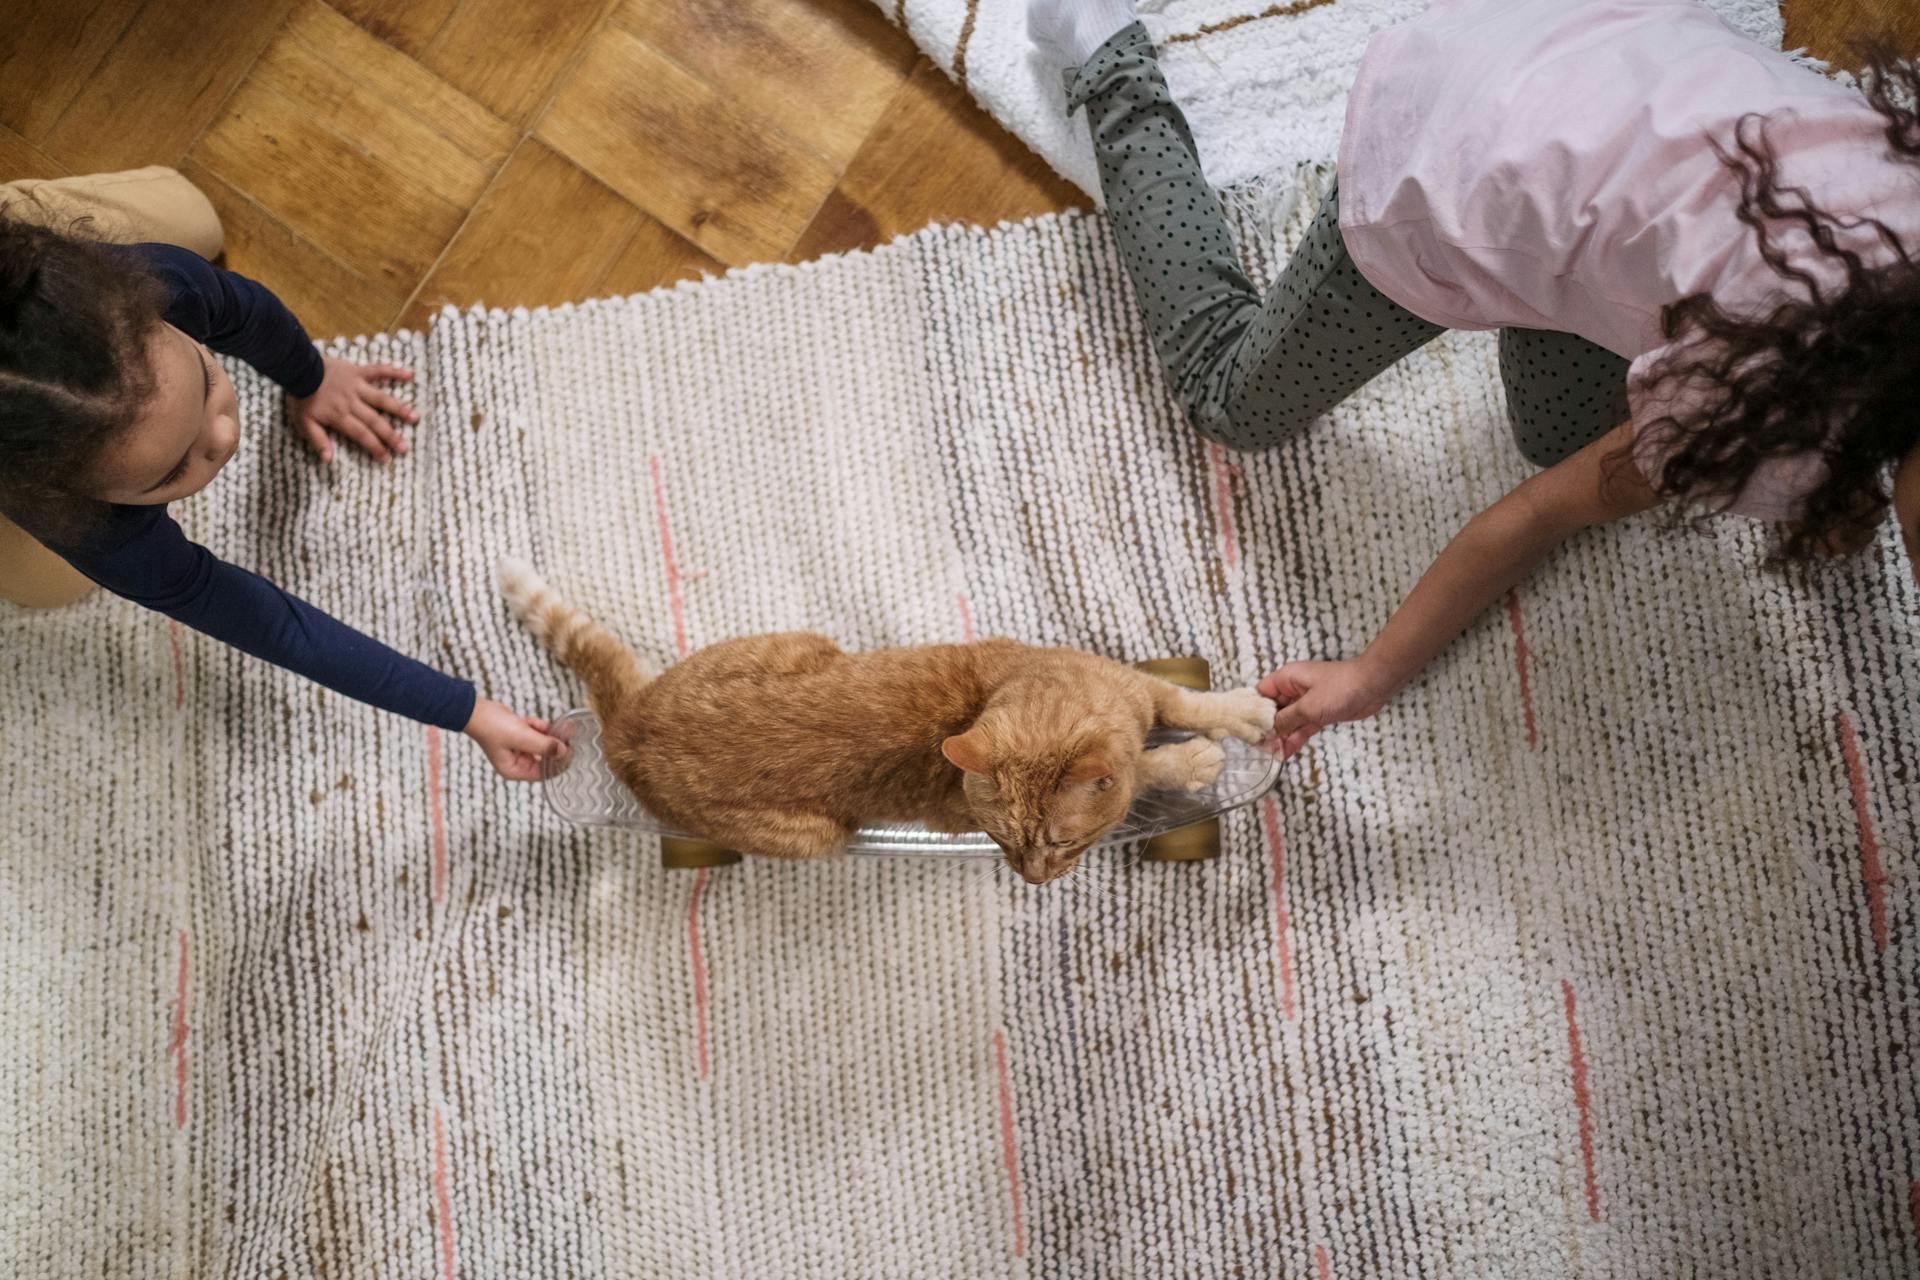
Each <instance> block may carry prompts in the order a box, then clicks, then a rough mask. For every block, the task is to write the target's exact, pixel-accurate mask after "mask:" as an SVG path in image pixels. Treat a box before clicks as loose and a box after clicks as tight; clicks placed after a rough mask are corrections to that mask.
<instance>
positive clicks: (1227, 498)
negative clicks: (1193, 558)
mask: <svg viewBox="0 0 1920 1280" xmlns="http://www.w3.org/2000/svg"><path fill="white" fill-rule="evenodd" d="M1207 469H1208V470H1209V471H1211V472H1212V473H1213V509H1214V516H1215V518H1216V519H1217V520H1219V522H1220V543H1221V546H1220V555H1221V558H1222V559H1224V560H1225V561H1226V562H1227V568H1229V569H1231V568H1233V566H1234V565H1236V564H1238V563H1239V562H1240V544H1239V543H1238V542H1237V541H1236V540H1235V538H1234V534H1233V486H1232V483H1231V479H1230V478H1231V477H1232V476H1233V474H1234V466H1233V464H1232V463H1231V462H1228V461H1227V453H1226V450H1224V449H1222V448H1221V447H1220V446H1219V445H1217V444H1208V445H1207Z"/></svg>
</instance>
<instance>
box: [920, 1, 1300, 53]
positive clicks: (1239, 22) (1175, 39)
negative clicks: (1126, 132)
mask: <svg viewBox="0 0 1920 1280" xmlns="http://www.w3.org/2000/svg"><path fill="white" fill-rule="evenodd" d="M902 3H903V4H904V3H905V0H902ZM1332 3H1333V0H1292V3H1290V4H1271V5H1268V6H1267V7H1266V8H1264V9H1262V10H1261V11H1260V12H1258V13H1247V14H1242V15H1241V16H1240V17H1238V18H1227V19H1225V20H1223V21H1220V22H1209V23H1208V24H1207V25H1206V26H1204V27H1201V28H1200V29H1199V30H1198V31H1184V32H1182V33H1180V34H1179V35H1177V36H1168V37H1167V38H1166V39H1165V40H1164V41H1162V43H1163V44H1187V43H1189V42H1191V41H1194V40H1198V39H1200V38H1201V37H1203V36H1211V35H1217V34H1219V33H1220V32H1222V31H1231V30H1233V29H1234V28H1235V27H1239V26H1244V25H1246V24H1247V23H1249V22H1259V21H1260V20H1261V19H1263V18H1292V17H1297V16H1298V15H1300V14H1303V13H1305V12H1306V11H1307V10H1309V9H1318V8H1319V7H1320V6H1321V5H1323V4H1332ZM967 18H968V21H969V23H971V21H972V18H973V15H972V13H971V12H969V13H968V15H967ZM961 39H962V41H964V40H965V39H966V37H965V36H962V37H961Z"/></svg>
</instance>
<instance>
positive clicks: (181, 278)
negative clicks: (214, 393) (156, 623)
mask: <svg viewBox="0 0 1920 1280" xmlns="http://www.w3.org/2000/svg"><path fill="white" fill-rule="evenodd" d="M130 252H132V253H133V254H134V255H136V256H137V257H138V258H139V260H140V261H141V262H142V263H144V265H145V266H146V267H147V269H149V270H151V271H152V272H153V273H154V275H155V276H157V277H158V278H159V279H160V281H161V283H162V284H163V286H164V287H165V290H166V296H167V307H166V319H167V322H168V323H169V324H172V325H173V326H174V327H175V328H178V329H180V330H181V331H182V332H184V333H186V334H187V335H188V336H189V337H192V338H195V339H197V340H198V341H200V342H203V343H205V344H206V345H207V346H208V347H210V348H212V349H213V350H215V351H218V352H220V353H221V354H223V355H230V356H237V357H238V358H240V359H242V360H244V361H246V362H247V363H248V364H250V365H252V366H253V367H254V368H256V369H258V370H259V371H260V372H261V373H264V374H266V375H267V376H268V377H269V378H272V379H273V380H274V381H275V382H277V383H279V384H280V385H281V386H282V387H284V388H286V390H287V391H288V392H289V393H291V394H293V395H296V396H304V395H311V394H312V393H313V391H314V390H315V388H317V387H318V386H319V385H320V380H321V378H322V376H323V374H324V372H325V366H324V364H323V362H322V360H321V358H320V353H319V352H318V351H316V350H315V349H314V346H313V342H312V341H311V340H310V339H309V338H308V337H307V334H306V330H304V329H302V328H301V326H300V322H299V321H298V320H296V319H295V318H294V316H293V313H292V312H290V311H288V310H287V308H286V307H285V306H284V305H282V303H281V302H280V300H279V299H278V298H276V297H274V296H273V294H272V293H271V292H269V291H268V290H267V289H266V288H264V287H262V286H261V285H259V284H257V283H256V282H254V281H252V280H249V279H247V278H246V277H245V276H241V275H236V274H235V273H233V272H231V271H222V270H221V269H219V268H218V267H215V266H214V265H213V264H212V263H210V262H208V261H206V260H205V259H204V258H202V257H200V256H199V255H198V254H195V253H193V252H191V251H190V250H187V249H180V248H176V247H174V246H172V245H160V244H143V245H136V246H134V247H133V248H132V249H131V250H130ZM27 532H28V533H34V530H33V529H32V528H31V526H27ZM35 536H38V535H37V534H36V535H35ZM41 541H42V542H44V543H45V544H46V545H47V546H48V547H49V548H50V549H51V550H53V551H54V552H55V553H56V554H58V555H59V556H61V558H63V559H64V560H66V561H67V563H69V564H71V565H72V566H73V567H74V568H76V569H78V570H79V571H80V572H81V573H84V574H85V575H86V576H87V577H89V578H91V579H92V580H93V581H95V582H97V583H99V584H100V585H101V586H102V587H104V588H106V589H107V590H108V591H111V592H113V593H114V594H115V595H117V596H122V597H124V598H126V599H128V600H131V601H133V602H134V603H135V604H139V605H144V606H145V607H147V608H149V609H154V610H157V611H158V612H160V613H163V614H165V615H166V616H167V617H169V618H173V619H175V620H176V621H178V622H180V623H181V624H182V625H184V626H189V627H192V628H193V629H194V630H195V631H199V632H202V633H204V634H206V635H209V636H212V637H213V638H214V639H216V640H221V641H225V642H226V643H227V644H230V645H232V646H233V647H234V648H236V649H240V650H242V651H243V652H246V653H249V654H252V655H253V656H254V657H257V658H264V659H266V660H267V661H268V662H271V663H274V664H275V665H277V666H281V667H285V668H286V669H287V670H289V671H293V672H296V673H298V674H300V675H303V676H306V677H307V678H308V679H310V680H313V681H315V682H317V683H319V684H322V685H324V686H326V687H327V688H329V689H332V690H334V691H335V692H337V693H342V694H345V695H346V696H347V697H349V698H356V699H358V700H359V701H361V702H365V703H369V704H371V705H373V706H376V707H379V708H381V709H382V710H386V711H392V712H397V713H398V714H400V715H403V716H407V717H410V718H411V719H414V720H418V721H421V722H422V723H424V724H431V725H438V726H439V727H440V728H442V729H448V730H452V731H458V730H461V729H464V728H465V727H466V724H467V721H468V720H469V719H471V718H472V716H473V705H474V698H475V694H474V689H473V686H472V685H471V684H469V683H468V682H466V681H464V680H456V679H454V678H453V677H452V676H448V675H444V674H442V673H441V672H438V671H435V670H434V669H433V668H431V667H428V666H426V665H424V664H423V663H419V662H416V661H414V660H413V659H412V658H409V657H406V656H405V655H404V654H400V653H397V652H395V651H394V650H392V649H389V648H388V647H387V646H385V645H383V644H381V643H380V642H379V641H377V640H374V639H371V638H370V637H368V636H365V635H362V634H361V633H360V632H358V631H355V630H354V629H353V628H352V627H349V626H347V625H346V624H344V623H342V622H340V621H338V620H336V619H334V618H332V617H330V616H328V615H327V614H325V613H322V612H321V611H320V610H318V609H315V608H314V607H313V606H312V605H310V604H308V603H306V602H305V601H304V600H301V599H299V598H298V597H296V596H293V595H290V594H288V593H287V592H285V591H282V590H281V589H280V588H279V587H276V586H275V585H274V584H273V583H271V582H268V581H267V580H266V579H264V578H262V577H260V576H259V575H257V574H253V573H249V572H248V571H247V570H245V569H242V568H240V567H238V566H237V565H231V564H228V563H227V562H226V561H224V560H221V559H219V558H218V557H217V556H215V555H214V554H213V553H212V552H210V551H208V550H207V549H206V548H205V547H202V546H200V545H198V544H197V543H194V542H192V541H190V540H189V539H188V538H187V536H186V534H185V533H183V532H181V529H180V526H179V525H178V524H176V523H175V522H174V519H173V517H172V516H170V515H168V514H167V509H166V507H165V506H145V507H136V506H116V507H113V508H111V509H110V510H109V512H108V515H107V518H106V521H105V523H104V525H102V526H100V527H97V528H95V529H92V530H89V531H88V532H87V534H86V535H85V536H84V537H82V538H78V539H73V540H67V541H63V540H58V539H51V538H42V539H41Z"/></svg>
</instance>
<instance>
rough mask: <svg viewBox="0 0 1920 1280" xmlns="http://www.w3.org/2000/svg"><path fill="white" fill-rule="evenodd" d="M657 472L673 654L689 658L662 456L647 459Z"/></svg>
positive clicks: (655, 482)
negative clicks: (660, 457) (663, 476)
mask: <svg viewBox="0 0 1920 1280" xmlns="http://www.w3.org/2000/svg"><path fill="white" fill-rule="evenodd" d="M647 466H648V467H649V468H650V469H651V470H652V472H653V512H654V515H655V516H656V517H657V518H658V519H659V522H660V557H661V559H662V560H664V561H665V562H666V570H667V606H668V608H669V609H671V610H672V611H673V651H674V652H675V653H677V654H679V655H680V656H681V657H683V658H684V657H686V656H687V610H686V605H685V603H684V602H683V601H682V600H681V598H680V564H679V562H678V561H676V560H675V559H674V558H673V529H672V527H671V526H670V525H669V524H668V522H667V486H666V482H665V481H664V480H662V479H661V477H660V459H659V456H658V455H655V456H653V457H650V458H648V459H647Z"/></svg>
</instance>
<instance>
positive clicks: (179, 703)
mask: <svg viewBox="0 0 1920 1280" xmlns="http://www.w3.org/2000/svg"><path fill="white" fill-rule="evenodd" d="M167 641H168V643H169V644H170V645H171V646H172V648H173V709H174V710H175V711H178V710H180V709H181V708H183V707H185V706H186V705H187V655H186V653H185V652H184V651H183V650H182V649H181V647H180V624H179V623H178V622H176V621H174V620H173V619H172V618H168V619H167Z"/></svg>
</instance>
